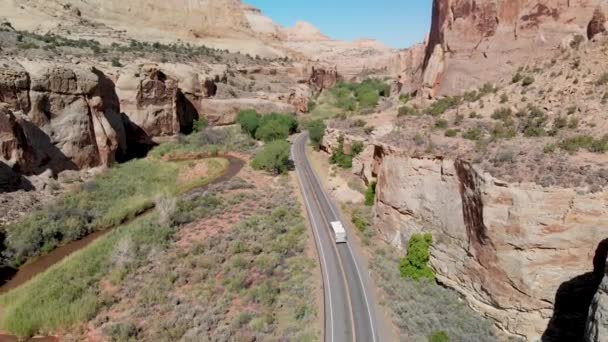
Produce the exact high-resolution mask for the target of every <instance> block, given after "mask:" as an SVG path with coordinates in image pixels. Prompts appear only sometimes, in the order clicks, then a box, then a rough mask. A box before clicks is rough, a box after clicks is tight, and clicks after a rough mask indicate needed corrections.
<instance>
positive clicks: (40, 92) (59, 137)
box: [0, 60, 126, 173]
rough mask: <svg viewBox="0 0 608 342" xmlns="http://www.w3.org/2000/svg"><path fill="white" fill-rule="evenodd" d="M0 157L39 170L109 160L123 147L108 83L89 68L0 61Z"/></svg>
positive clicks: (17, 166)
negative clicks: (0, 149) (1, 150)
mask: <svg viewBox="0 0 608 342" xmlns="http://www.w3.org/2000/svg"><path fill="white" fill-rule="evenodd" d="M0 74H2V75H4V76H5V77H4V78H3V79H1V81H0V101H2V102H4V103H3V104H1V105H0V108H2V116H3V118H2V120H1V121H2V122H3V123H2V125H1V126H2V139H1V140H2V149H3V153H2V158H1V159H2V160H3V161H4V162H5V163H6V164H7V165H9V166H11V167H12V168H13V169H14V170H15V171H19V172H25V173H30V172H32V173H39V172H42V171H43V170H45V169H47V168H51V169H52V170H54V171H55V172H59V171H62V170H65V169H76V168H86V167H93V166H98V165H110V164H112V163H113V162H114V160H115V158H116V155H117V154H121V153H124V152H125V151H126V137H125V131H124V126H123V123H122V120H121V118H120V107H119V103H118V99H117V97H116V93H115V92H114V89H113V83H111V81H109V80H108V79H107V78H106V77H105V75H104V74H103V73H102V72H101V71H99V70H96V69H94V68H91V67H89V68H87V67H82V66H69V67H68V66H66V65H63V64H55V63H51V62H32V61H21V62H16V61H12V60H3V61H1V62H0Z"/></svg>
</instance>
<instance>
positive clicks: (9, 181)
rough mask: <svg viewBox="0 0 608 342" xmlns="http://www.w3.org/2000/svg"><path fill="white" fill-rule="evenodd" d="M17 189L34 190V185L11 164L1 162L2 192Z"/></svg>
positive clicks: (0, 181) (0, 182) (0, 184)
mask: <svg viewBox="0 0 608 342" xmlns="http://www.w3.org/2000/svg"><path fill="white" fill-rule="evenodd" d="M17 190H25V191H32V190H34V186H33V185H32V183H30V181H29V180H27V179H26V178H25V177H23V176H22V175H20V174H18V173H17V172H15V171H14V170H13V169H12V168H11V167H10V166H8V165H6V164H5V163H3V162H0V194H1V193H5V192H13V191H17Z"/></svg>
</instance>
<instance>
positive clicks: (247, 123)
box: [237, 110, 299, 175]
mask: <svg viewBox="0 0 608 342" xmlns="http://www.w3.org/2000/svg"><path fill="white" fill-rule="evenodd" d="M237 122H238V123H239V125H240V126H241V130H242V131H243V132H244V133H246V134H248V135H249V136H250V137H252V138H256V139H258V140H261V141H263V142H264V143H265V144H264V146H263V147H262V148H261V149H260V150H259V151H258V152H257V153H256V155H255V157H254V158H253V160H252V162H251V166H252V167H253V168H254V169H256V170H265V171H267V172H272V173H274V174H277V175H279V174H282V173H285V172H287V171H288V170H289V167H290V162H289V154H290V153H289V152H290V148H291V145H290V144H289V143H288V142H287V141H285V140H286V139H287V138H288V137H289V136H290V135H292V134H294V133H297V132H298V130H299V122H298V120H296V118H295V116H294V115H292V114H280V113H272V114H268V115H260V114H258V113H257V112H256V111H255V110H243V111H241V112H240V113H239V115H238V118H237Z"/></svg>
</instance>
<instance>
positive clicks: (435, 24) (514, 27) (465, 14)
mask: <svg viewBox="0 0 608 342" xmlns="http://www.w3.org/2000/svg"><path fill="white" fill-rule="evenodd" d="M601 2H602V1H601V0H572V1H560V0H545V1H541V0H483V1H479V0H476V1H475V0H435V1H434V2H433V17H432V24H431V31H430V34H429V39H428V43H427V47H426V54H425V57H424V67H423V79H424V82H423V84H422V86H423V89H424V90H425V91H426V92H427V94H428V95H431V96H436V95H442V94H456V93H462V91H464V90H467V89H469V88H471V87H478V86H480V85H481V84H483V83H485V82H496V81H498V80H499V79H500V78H501V77H505V76H508V75H512V73H513V71H514V70H515V69H516V68H517V67H518V65H522V64H526V63H528V62H530V61H533V60H535V59H540V58H543V57H546V56H547V55H548V52H549V51H552V50H555V49H556V48H558V47H559V43H560V42H561V41H562V40H563V39H564V37H566V36H569V35H581V36H583V37H585V36H587V35H588V34H587V33H588V32H589V33H590V35H591V36H593V35H595V34H597V33H598V32H600V31H601V30H602V28H603V24H604V23H603V22H602V21H604V22H605V19H603V18H602V16H601V13H602V12H601V11H596V10H597V9H598V6H599V5H600V3H601ZM594 12H595V15H594ZM590 22H591V24H590ZM588 26H589V30H588Z"/></svg>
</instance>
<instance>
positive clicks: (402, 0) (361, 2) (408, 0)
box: [243, 0, 433, 48]
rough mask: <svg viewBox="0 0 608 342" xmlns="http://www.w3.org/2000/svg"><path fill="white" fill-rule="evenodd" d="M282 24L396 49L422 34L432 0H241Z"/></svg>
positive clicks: (342, 38)
mask: <svg viewBox="0 0 608 342" xmlns="http://www.w3.org/2000/svg"><path fill="white" fill-rule="evenodd" d="M243 2H245V3H248V4H250V5H253V6H255V7H257V8H259V9H261V10H262V12H263V13H264V14H265V15H267V16H269V17H270V18H272V19H273V21H274V22H276V23H278V24H280V25H282V26H286V27H289V26H293V25H294V24H295V23H296V21H298V20H302V21H307V22H309V23H311V24H313V25H314V26H316V27H317V28H318V29H319V30H321V32H323V33H324V34H326V35H328V36H329V37H331V38H333V39H341V40H354V39H358V38H374V39H378V40H380V41H382V42H384V43H385V44H386V45H388V46H391V47H396V48H404V47H408V46H410V45H412V44H414V43H417V42H421V41H423V40H424V38H425V37H426V35H427V33H428V30H429V28H430V22H431V7H432V3H433V1H432V0H243Z"/></svg>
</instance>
